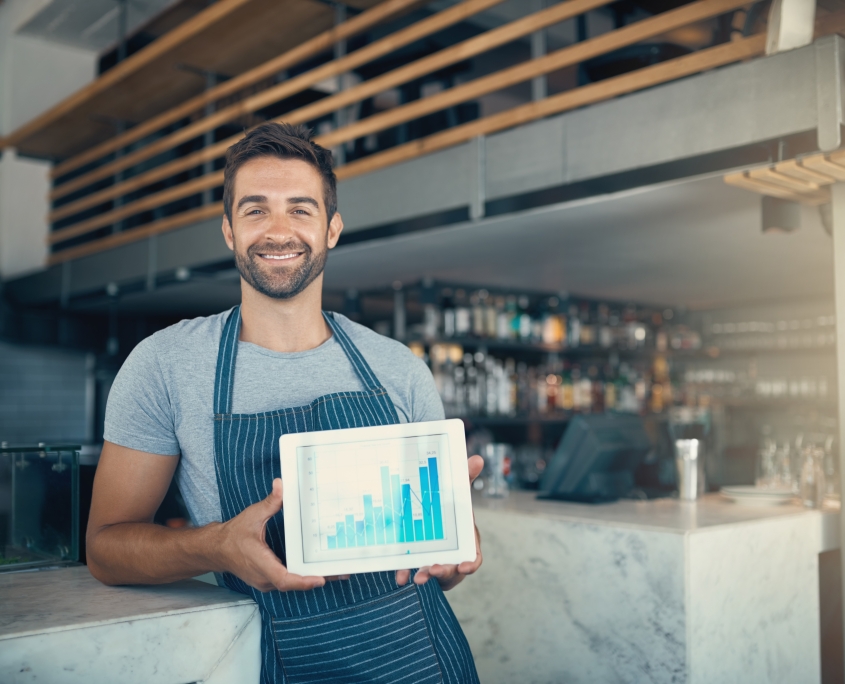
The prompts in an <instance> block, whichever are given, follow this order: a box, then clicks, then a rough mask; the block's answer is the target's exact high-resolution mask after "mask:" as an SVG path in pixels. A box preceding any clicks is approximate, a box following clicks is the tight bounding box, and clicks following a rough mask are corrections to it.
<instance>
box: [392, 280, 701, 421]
mask: <svg viewBox="0 0 845 684" xmlns="http://www.w3.org/2000/svg"><path fill="white" fill-rule="evenodd" d="M419 298H420V304H421V309H422V311H421V313H422V321H421V322H420V323H419V324H417V325H414V326H411V327H410V328H409V331H408V332H409V335H408V338H409V339H408V344H409V346H410V348H411V349H412V350H413V351H414V353H416V354H417V355H418V356H420V357H421V358H424V359H425V360H426V361H427V362H428V363H429V366H430V367H431V370H432V374H433V375H434V379H435V382H436V384H437V388H438V391H439V392H440V395H441V398H442V399H443V404H444V407H445V410H446V414H447V416H450V417H467V418H472V419H474V420H475V421H476V422H499V423H503V424H507V423H509V422H510V423H514V422H519V421H556V420H561V421H563V420H567V419H568V418H569V417H570V416H571V415H573V414H574V413H596V412H602V411H606V410H614V411H627V412H635V413H645V412H658V413H659V412H662V411H663V410H664V409H665V408H666V407H667V406H669V405H671V403H672V397H673V388H672V383H671V378H670V373H669V365H668V362H667V359H666V353H667V352H668V351H669V350H670V349H676V350H698V349H700V347H701V338H700V336H699V335H698V333H697V332H696V331H695V330H692V329H691V328H689V327H688V326H686V325H684V324H683V323H681V322H679V321H677V320H676V318H677V317H676V314H675V312H674V311H672V310H671V309H658V308H654V307H644V306H639V305H634V304H619V303H612V302H601V301H596V300H590V299H583V298H577V299H576V298H570V297H562V296H559V295H549V294H537V293H533V294H514V293H503V292H496V291H492V290H488V289H485V288H466V287H454V286H437V285H434V284H423V285H422V286H421V288H420V293H419Z"/></svg>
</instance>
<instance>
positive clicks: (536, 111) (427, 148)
mask: <svg viewBox="0 0 845 684" xmlns="http://www.w3.org/2000/svg"><path fill="white" fill-rule="evenodd" d="M765 42H766V37H765V35H764V34H758V35H755V36H750V37H748V38H743V39H740V40H736V41H733V42H730V43H725V44H723V45H718V46H716V47H713V48H708V49H706V50H701V51H699V52H693V53H691V54H689V55H685V56H684V57H679V58H677V59H673V60H669V61H667V62H662V63H661V64H656V65H654V66H650V67H645V68H643V69H638V70H637V71H633V72H631V73H628V74H623V75H621V76H615V77H613V78H608V79H605V80H604V81H600V82H598V83H593V84H590V85H586V86H582V87H580V88H576V89H574V90H569V91H566V92H563V93H560V94H558V95H553V96H552V97H548V98H546V99H545V100H538V101H536V102H529V103H528V104H524V105H520V106H519V107H514V108H513V109H509V110H507V111H504V112H501V113H499V114H494V115H492V116H488V117H485V118H483V119H478V120H476V121H470V122H469V123H465V124H462V125H460V126H455V127H454V128H450V129H448V130H446V131H443V132H441V133H435V134H434V135H430V136H428V137H427V138H422V139H421V140H414V141H412V142H410V143H405V144H404V145H399V146H397V147H394V148H391V149H389V150H385V151H384V152H379V153H377V154H373V155H371V156H369V157H365V158H364V159H360V160H358V161H354V162H351V163H349V164H346V165H345V166H341V167H340V168H338V169H337V172H336V173H337V177H338V179H344V180H345V179H347V178H353V177H355V176H360V175H362V174H365V173H370V172H372V171H376V170H378V169H382V168H384V167H387V166H393V165H394V164H398V163H401V162H405V161H408V160H410V159H414V158H415V157H420V156H422V155H424V154H429V153H431V152H436V151H437V150H442V149H444V148H447V147H452V146H453V145H458V144H460V143H464V142H467V141H468V140H472V139H473V138H475V137H476V136H479V135H490V134H491V133H496V132H497V131H501V130H505V129H507V128H512V127H514V126H519V125H522V124H525V123H529V122H531V121H535V120H537V119H541V118H543V117H546V116H551V115H553V114H560V113H562V112H566V111H570V110H572V109H577V108H579V107H584V106H586V105H590V104H595V103H596V102H601V101H603V100H608V99H610V98H613V97H618V96H619V95H625V94H627V93H631V92H634V91H637V90H642V89H643V88H650V87H652V86H656V85H659V84H661V83H666V82H668V81H673V80H675V79H678V78H683V77H684V76H691V75H692V74H696V73H699V72H701V71H706V70H708V69H714V68H716V67H719V66H724V65H726V64H731V63H732V62H738V61H741V60H744V59H749V58H752V57H757V56H759V55H761V54H762V53H763V49H764V48H765Z"/></svg>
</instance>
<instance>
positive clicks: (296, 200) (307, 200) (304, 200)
mask: <svg viewBox="0 0 845 684" xmlns="http://www.w3.org/2000/svg"><path fill="white" fill-rule="evenodd" d="M288 204H313V205H314V208H315V209H319V208H320V203H319V202H318V201H317V200H315V199H314V198H313V197H288Z"/></svg>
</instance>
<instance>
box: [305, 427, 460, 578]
mask: <svg viewBox="0 0 845 684" xmlns="http://www.w3.org/2000/svg"><path fill="white" fill-rule="evenodd" d="M448 449H449V439H448V435H446V434H433V435H424V436H419V437H400V438H392V439H379V440H368V441H364V442H357V443H352V444H350V443H347V444H312V445H304V446H300V447H297V450H296V455H297V461H298V465H299V472H300V473H301V474H302V476H301V479H300V481H299V489H300V500H301V511H302V517H301V524H302V540H303V560H304V561H305V563H316V562H323V561H333V560H343V559H346V558H378V557H383V556H397V555H413V554H415V553H426V552H431V551H448V550H455V549H457V548H458V539H457V534H456V517H455V503H454V498H453V496H452V482H451V479H452V474H451V468H450V467H449V464H448V460H449V453H448ZM407 567H414V566H413V564H412V563H411V562H410V561H409V565H408V566H407Z"/></svg>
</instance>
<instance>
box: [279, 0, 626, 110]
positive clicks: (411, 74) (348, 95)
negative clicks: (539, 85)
mask: <svg viewBox="0 0 845 684" xmlns="http://www.w3.org/2000/svg"><path fill="white" fill-rule="evenodd" d="M613 1H614V0H568V2H562V3H560V4H558V5H553V6H552V7H549V8H547V9H545V10H542V11H540V12H537V13H536V14H531V15H528V16H527V17H523V18H522V19H518V20H516V21H513V22H511V23H509V24H505V25H504V26H500V27H499V28H497V29H492V30H490V31H487V32H486V33H482V34H481V35H478V36H475V37H474V38H470V39H469V40H465V41H464V42H463V43H458V44H457V45H453V46H451V47H448V48H445V49H443V50H440V51H439V52H436V53H434V54H433V55H429V56H428V57H424V58H422V59H419V60H417V61H416V62H413V63H411V64H407V65H405V66H404V67H400V68H398V69H394V70H393V71H390V72H388V73H386V74H383V75H382V76H377V77H376V78H372V79H370V80H369V81H365V82H364V83H361V84H360V85H357V86H354V87H352V88H350V89H348V90H344V91H341V92H339V93H337V94H335V95H332V96H331V97H327V98H326V99H324V100H320V101H318V102H314V103H313V104H310V105H307V106H305V107H301V108H299V109H297V110H295V111H293V112H290V113H288V114H285V115H284V116H283V117H280V119H279V120H284V121H287V122H289V123H303V122H306V121H312V120H314V119H316V118H318V117H320V116H323V115H325V114H328V113H330V112H333V111H335V110H337V109H340V108H341V107H346V106H348V105H350V104H353V103H355V102H360V101H361V100H365V99H366V98H368V97H372V96H373V95H376V94H378V93H381V92H384V91H385V90H388V89H390V88H393V87H396V86H398V85H401V84H403V83H408V82H409V81H413V80H414V79H417V78H420V77H421V76H425V75H427V74H430V73H433V72H435V71H438V70H440V69H443V68H445V67H447V66H450V65H451V64H455V63H457V62H460V61H463V60H465V59H470V58H471V57H474V56H476V55H478V54H481V53H483V52H488V51H490V50H493V49H495V48H497V47H500V46H502V45H505V44H507V43H510V42H512V41H514V40H517V39H519V38H522V37H523V36H527V35H529V34H531V33H534V32H535V31H539V30H542V29H544V28H547V27H549V26H553V25H554V24H558V23H560V22H562V21H566V20H567V19H571V18H572V17H576V16H578V15H580V14H584V13H586V12H589V11H591V10H594V9H597V8H599V7H602V6H604V5H608V4H610V3H611V2H613Z"/></svg>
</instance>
